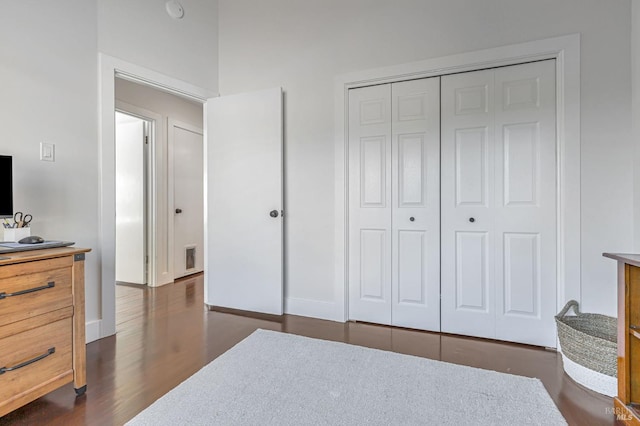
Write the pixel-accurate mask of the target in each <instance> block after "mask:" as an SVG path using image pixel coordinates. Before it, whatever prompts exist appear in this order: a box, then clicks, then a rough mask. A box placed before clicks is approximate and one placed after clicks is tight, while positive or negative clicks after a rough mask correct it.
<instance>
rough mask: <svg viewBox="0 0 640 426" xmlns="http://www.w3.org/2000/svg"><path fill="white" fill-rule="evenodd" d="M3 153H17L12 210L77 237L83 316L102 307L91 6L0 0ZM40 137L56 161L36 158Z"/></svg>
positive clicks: (65, 236)
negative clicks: (82, 258) (81, 253)
mask: <svg viewBox="0 0 640 426" xmlns="http://www.w3.org/2000/svg"><path fill="white" fill-rule="evenodd" d="M2 6H3V12H2V13H1V14H0V40H2V42H0V153H2V154H9V155H13V156H14V192H15V195H14V201H15V208H16V210H21V211H24V212H28V213H31V214H33V218H34V219H33V222H32V233H33V234H37V235H40V236H42V237H44V238H46V239H60V240H67V241H75V242H76V246H78V247H88V248H91V249H92V252H91V253H88V254H87V256H86V263H85V268H86V269H85V280H86V315H87V322H91V321H93V320H97V319H98V318H99V315H100V308H99V301H100V299H99V294H100V284H99V269H98V268H99V263H98V260H99V259H100V245H99V241H98V203H99V194H98V144H97V133H98V124H97V104H98V98H97V62H96V52H97V45H96V37H97V33H96V4H95V2H92V1H87V0H61V1H57V2H43V1H38V0H26V1H19V2H3V4H2ZM40 142H50V143H54V144H55V162H53V163H51V162H42V161H40V160H39V144H40Z"/></svg>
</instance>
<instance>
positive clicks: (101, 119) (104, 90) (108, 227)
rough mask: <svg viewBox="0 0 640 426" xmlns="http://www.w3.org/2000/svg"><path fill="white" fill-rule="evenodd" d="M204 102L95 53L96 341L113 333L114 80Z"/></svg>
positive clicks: (180, 85)
mask: <svg viewBox="0 0 640 426" xmlns="http://www.w3.org/2000/svg"><path fill="white" fill-rule="evenodd" d="M116 76H117V77H119V78H124V79H127V80H130V81H134V82H137V83H140V84H144V85H147V86H152V87H155V88H157V89H159V90H163V91H165V92H169V93H173V94H175V95H178V96H182V97H185V98H189V99H191V100H197V101H198V102H202V103H204V102H205V101H206V100H207V99H208V98H211V97H214V96H216V95H217V94H216V93H214V92H212V91H210V90H207V89H203V88H200V87H197V86H194V85H192V84H189V83H186V82H184V81H181V80H178V79H175V78H173V77H169V76H166V75H164V74H161V73H159V72H157V71H153V70H150V69H147V68H144V67H141V66H139V65H136V64H132V63H129V62H126V61H123V60H121V59H118V58H115V57H112V56H109V55H105V54H104V53H99V54H98V85H99V87H98V128H99V133H98V136H99V151H98V152H99V156H100V159H99V164H100V216H99V217H100V225H99V226H100V230H99V232H100V247H101V253H100V255H101V263H100V269H101V270H100V283H101V312H102V318H101V324H100V327H99V328H100V338H103V337H107V336H110V335H112V334H115V332H116V318H115V315H116V311H115V306H116V302H115V280H116V278H115V275H116V273H115V233H116V231H115V230H116V227H115V109H116V106H115V77H116Z"/></svg>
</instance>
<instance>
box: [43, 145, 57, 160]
mask: <svg viewBox="0 0 640 426" xmlns="http://www.w3.org/2000/svg"><path fill="white" fill-rule="evenodd" d="M40 160H41V161H56V146H55V145H54V144H52V143H47V142H40Z"/></svg>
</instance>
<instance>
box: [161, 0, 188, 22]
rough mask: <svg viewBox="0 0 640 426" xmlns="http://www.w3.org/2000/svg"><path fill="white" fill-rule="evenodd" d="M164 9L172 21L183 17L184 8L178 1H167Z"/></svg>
mask: <svg viewBox="0 0 640 426" xmlns="http://www.w3.org/2000/svg"><path fill="white" fill-rule="evenodd" d="M165 7H166V8H167V13H168V14H169V16H171V17H172V18H173V19H182V17H183V16H184V8H183V7H182V5H181V4H180V2H178V0H169V1H168V2H167V3H166V4H165Z"/></svg>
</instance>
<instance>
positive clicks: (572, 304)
mask: <svg viewBox="0 0 640 426" xmlns="http://www.w3.org/2000/svg"><path fill="white" fill-rule="evenodd" d="M571 308H573V312H575V313H576V315H580V305H578V302H576V301H575V300H569V301H568V302H567V304H566V305H564V308H562V310H561V311H560V312H558V315H556V318H558V319H561V318H564V316H565V315H566V314H567V312H569V309H571Z"/></svg>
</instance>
